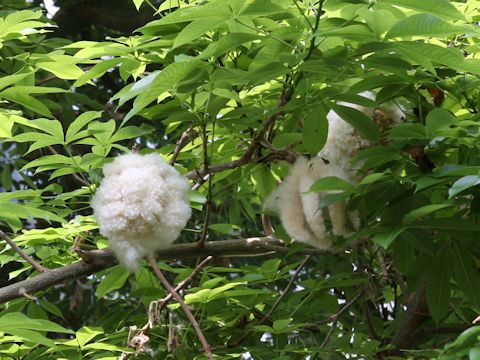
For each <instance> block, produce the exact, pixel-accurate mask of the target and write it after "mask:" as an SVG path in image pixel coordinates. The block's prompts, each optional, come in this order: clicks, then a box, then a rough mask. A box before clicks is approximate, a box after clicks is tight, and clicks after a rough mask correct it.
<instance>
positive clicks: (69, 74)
mask: <svg viewBox="0 0 480 360" xmlns="http://www.w3.org/2000/svg"><path fill="white" fill-rule="evenodd" d="M37 66H38V67H39V68H41V69H43V70H45V71H48V72H51V73H52V74H54V75H55V76H56V77H58V78H60V79H65V80H77V79H78V78H80V77H81V76H82V75H83V71H82V69H80V68H79V67H78V66H77V65H75V64H69V63H65V62H60V61H46V62H39V63H38V64H37Z"/></svg>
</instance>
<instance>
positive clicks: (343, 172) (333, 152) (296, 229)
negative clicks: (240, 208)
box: [264, 92, 405, 250]
mask: <svg viewBox="0 0 480 360" xmlns="http://www.w3.org/2000/svg"><path fill="white" fill-rule="evenodd" d="M359 95H361V96H364V97H367V98H369V99H371V100H375V94H374V93H372V92H364V93H361V94H359ZM339 104H341V105H344V106H350V107H352V108H355V109H357V110H359V111H361V112H363V113H364V114H366V115H368V116H369V117H371V118H372V120H374V121H375V123H376V124H377V125H378V126H379V128H380V131H381V132H383V131H385V130H386V129H387V128H389V127H390V126H391V125H393V124H398V123H400V122H401V121H402V119H403V118H404V116H405V115H404V113H403V111H402V110H401V109H400V108H399V107H398V106H396V105H395V104H393V103H387V104H382V105H381V106H380V107H379V108H377V109H370V108H366V107H364V106H360V105H357V104H351V103H342V102H340V103H339ZM327 120H328V125H329V129H328V137H327V141H326V143H325V146H324V148H323V149H322V150H321V151H320V152H319V153H318V155H317V157H314V158H312V159H311V160H307V159H306V158H304V157H302V156H300V157H298V159H297V160H296V162H295V164H294V165H293V166H292V168H291V170H290V174H289V175H288V176H287V177H286V178H285V180H284V181H283V183H282V184H280V185H279V186H278V188H277V189H276V190H274V191H273V192H272V193H271V194H270V195H269V196H268V197H267V199H266V201H265V206H264V208H265V210H267V211H268V210H269V211H273V212H275V213H277V214H279V216H280V220H281V222H282V225H283V227H284V228H285V231H286V232H287V233H288V235H290V236H291V237H292V238H293V239H294V240H297V241H301V242H304V243H307V244H309V245H312V246H314V247H317V248H319V249H324V250H326V249H328V248H330V246H331V236H330V234H329V233H328V231H327V228H326V225H325V224H326V219H325V217H326V216H327V217H329V218H330V222H331V226H332V233H333V234H334V235H337V236H348V235H350V234H351V232H352V230H355V229H358V228H359V226H360V219H359V216H358V213H357V212H350V211H347V210H346V203H345V201H343V200H341V201H337V202H335V203H333V204H331V205H330V206H328V208H327V211H322V210H321V209H320V208H319V205H320V201H321V199H322V198H324V197H325V196H326V195H328V194H332V193H335V191H324V192H320V193H308V192H307V191H308V190H309V189H310V187H311V186H312V185H313V184H314V183H315V182H316V181H317V180H319V179H321V178H323V177H329V176H335V177H338V178H340V179H343V180H346V181H353V180H355V175H356V173H357V170H358V169H357V168H355V167H354V165H353V164H352V160H353V159H354V158H355V157H356V156H357V154H358V152H359V151H360V150H362V149H366V148H368V147H370V146H373V145H374V144H373V143H372V142H370V141H368V140H366V139H363V138H362V137H361V136H360V135H359V134H358V133H357V132H356V131H355V129H354V128H353V127H352V126H350V125H349V124H348V123H347V122H346V121H345V120H343V119H342V118H341V117H340V116H339V115H337V114H336V113H335V112H334V111H330V112H329V113H328V114H327Z"/></svg>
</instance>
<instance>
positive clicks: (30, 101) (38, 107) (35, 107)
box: [0, 93, 53, 117]
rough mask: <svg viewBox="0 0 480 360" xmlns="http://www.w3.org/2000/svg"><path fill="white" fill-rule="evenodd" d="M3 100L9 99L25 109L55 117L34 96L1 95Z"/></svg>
mask: <svg viewBox="0 0 480 360" xmlns="http://www.w3.org/2000/svg"><path fill="white" fill-rule="evenodd" d="M0 97H1V98H4V99H7V100H9V101H11V102H14V103H17V104H19V105H22V106H24V107H25V108H27V109H29V110H32V111H33V112H35V113H37V114H40V115H43V116H46V117H53V115H52V113H51V112H50V110H49V109H48V107H46V106H45V105H44V104H43V103H42V102H41V101H39V100H37V99H35V98H34V97H33V96H30V95H25V94H5V93H1V94H0Z"/></svg>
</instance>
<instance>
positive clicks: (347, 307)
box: [320, 291, 363, 348]
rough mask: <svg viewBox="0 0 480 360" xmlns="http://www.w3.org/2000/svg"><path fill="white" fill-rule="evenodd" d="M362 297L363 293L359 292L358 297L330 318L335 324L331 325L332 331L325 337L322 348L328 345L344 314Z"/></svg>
mask: <svg viewBox="0 0 480 360" xmlns="http://www.w3.org/2000/svg"><path fill="white" fill-rule="evenodd" d="M362 295H363V291H359V292H358V294H357V295H355V296H354V297H353V298H352V299H351V300H350V301H349V302H348V303H346V304H345V305H343V306H342V307H341V308H340V310H339V311H338V312H336V313H335V314H333V315H332V316H331V317H330V319H329V321H333V322H332V324H331V325H330V330H328V333H327V336H325V339H323V341H322V344H321V345H320V347H321V348H323V347H324V346H325V345H327V343H328V340H329V339H330V337H331V336H332V333H333V330H334V329H335V327H336V326H337V322H338V319H339V317H340V316H342V314H344V313H345V312H347V310H348V309H350V307H351V306H352V305H353V304H354V303H355V301H357V300H358V299H359V298H360V296H362Z"/></svg>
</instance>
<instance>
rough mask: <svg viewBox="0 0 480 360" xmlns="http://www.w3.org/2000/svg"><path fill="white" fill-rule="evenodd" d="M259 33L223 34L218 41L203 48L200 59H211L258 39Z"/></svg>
mask: <svg viewBox="0 0 480 360" xmlns="http://www.w3.org/2000/svg"><path fill="white" fill-rule="evenodd" d="M258 38H259V35H257V34H250V33H228V34H225V35H224V36H222V37H221V38H220V39H219V40H218V41H216V42H213V43H211V44H210V45H208V46H207V48H206V49H205V50H203V51H202V52H201V53H200V55H198V56H197V58H198V59H209V58H211V57H218V56H220V55H223V54H225V53H227V52H229V51H230V50H233V49H235V48H237V47H238V46H240V45H242V44H244V43H247V42H251V41H254V40H257V39H258Z"/></svg>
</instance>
